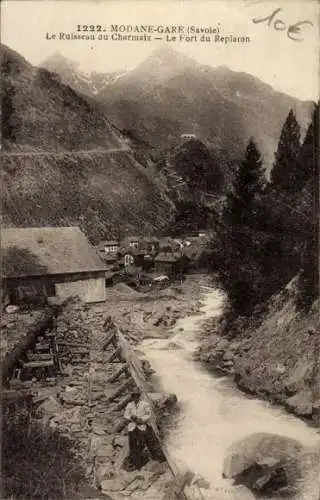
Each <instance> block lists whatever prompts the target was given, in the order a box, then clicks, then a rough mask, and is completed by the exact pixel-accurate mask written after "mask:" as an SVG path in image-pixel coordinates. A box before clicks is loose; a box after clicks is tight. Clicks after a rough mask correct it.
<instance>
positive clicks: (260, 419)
mask: <svg viewBox="0 0 320 500" xmlns="http://www.w3.org/2000/svg"><path fill="white" fill-rule="evenodd" d="M221 305H222V296H221V295H220V294H219V293H218V292H217V291H216V290H214V289H210V290H206V294H205V297H204V300H203V306H202V308H201V314H197V315H192V316H189V317H186V318H183V319H180V320H179V321H178V323H177V324H176V326H175V327H174V328H173V330H172V336H171V337H170V338H169V339H165V340H162V339H161V340H159V339H147V340H145V341H144V342H143V344H142V349H143V351H144V353H145V355H146V358H147V359H148V360H149V361H150V363H151V365H152V367H153V368H154V370H155V371H156V373H157V377H158V381H159V384H160V385H161V386H162V389H163V390H164V391H165V392H168V393H169V392H171V393H175V394H176V395H177V397H178V401H179V403H180V406H181V412H180V414H179V417H178V420H177V422H175V425H174V428H173V429H171V430H170V432H169V435H168V437H167V443H166V445H167V448H168V450H169V452H170V455H171V456H172V458H173V459H174V460H175V462H176V463H177V465H178V466H179V467H181V469H182V470H183V469H189V470H191V471H193V472H195V473H196V474H199V475H200V476H201V477H203V478H204V479H205V480H206V481H207V482H208V483H210V489H209V490H206V494H205V496H204V497H203V498H209V499H210V500H211V499H212V500H216V499H217V500H224V499H239V500H250V499H253V498H254V497H253V495H252V494H251V493H250V492H249V490H247V489H246V488H244V487H243V486H234V485H233V484H232V482H230V481H228V480H226V479H224V478H223V477H222V474H221V473H222V466H223V461H224V458H225V455H226V450H227V448H228V447H229V446H230V445H231V444H232V443H233V442H234V441H237V440H238V439H240V438H242V437H245V436H247V435H249V434H251V433H254V432H270V433H273V434H281V435H285V436H289V437H292V438H295V439H298V440H300V441H301V442H303V443H304V444H306V445H314V444H315V441H316V440H317V439H319V438H318V435H317V433H316V431H315V430H314V429H312V428H309V427H308V426H307V425H306V424H304V423H303V422H302V421H300V420H299V419H297V418H295V417H294V416H290V415H288V414H287V413H285V411H284V410H282V409H280V408H277V407H274V406H271V405H269V404H268V403H266V402H263V401H260V400H258V399H255V398H250V397H247V396H246V395H244V394H242V393H241V392H240V391H239V390H238V389H237V388H236V387H235V385H234V384H233V383H232V382H231V381H230V380H228V379H227V378H226V377H216V376H213V375H212V374H210V373H208V371H206V369H205V368H204V367H203V366H202V365H201V363H199V362H196V361H194V360H193V359H192V354H193V352H194V351H195V349H196V348H197V346H198V338H197V337H198V333H199V329H200V327H201V324H202V322H203V320H205V319H208V318H210V317H214V316H218V315H219V314H220V313H221ZM182 329H183V330H182ZM173 343H174V344H176V346H174V345H173ZM304 498H306V499H307V500H309V499H310V500H318V498H316V497H315V496H313V494H311V496H307V497H304Z"/></svg>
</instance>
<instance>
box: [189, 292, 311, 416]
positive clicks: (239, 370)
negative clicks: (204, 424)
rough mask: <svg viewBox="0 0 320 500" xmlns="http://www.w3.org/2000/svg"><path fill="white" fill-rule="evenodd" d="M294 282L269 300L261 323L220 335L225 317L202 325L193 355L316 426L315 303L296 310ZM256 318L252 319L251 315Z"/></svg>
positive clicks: (258, 394)
mask: <svg viewBox="0 0 320 500" xmlns="http://www.w3.org/2000/svg"><path fill="white" fill-rule="evenodd" d="M294 296H295V290H294V285H292V284H291V285H289V286H288V287H287V288H286V289H285V290H284V291H283V292H282V293H281V294H279V295H277V296H275V297H273V298H272V300H270V302H269V304H268V310H267V312H266V313H265V314H264V316H263V318H260V320H259V324H257V322H256V325H254V323H253V321H252V322H251V326H250V325H248V322H247V324H246V326H247V327H246V329H245V330H243V329H242V330H241V328H239V331H238V332H237V335H235V336H234V332H233V334H232V336H231V335H230V336H228V335H224V336H223V337H222V336H221V335H220V332H221V326H222V321H223V320H224V318H223V316H222V318H221V319H220V320H215V321H209V322H207V324H205V325H204V327H203V334H202V340H201V347H200V348H199V350H198V352H197V353H196V354H195V357H196V359H198V360H200V361H202V362H204V363H205V365H206V366H207V367H208V368H209V369H210V370H213V371H216V372H218V373H220V374H225V375H228V376H230V377H232V378H233V379H234V381H235V382H236V383H237V385H238V387H239V388H240V389H242V390H243V391H245V392H247V393H250V394H253V395H256V396H259V397H261V398H263V399H266V400H268V401H271V402H275V403H278V404H281V405H283V406H284V407H285V408H286V409H287V410H288V411H289V412H292V413H294V414H295V415H297V416H299V417H302V418H305V419H308V420H309V421H310V422H312V423H313V424H314V425H316V426H319V425H320V329H319V314H318V310H319V303H315V304H314V305H313V308H312V309H311V311H310V312H309V313H308V314H302V313H300V312H297V311H296V309H295V305H294ZM253 319H254V318H253Z"/></svg>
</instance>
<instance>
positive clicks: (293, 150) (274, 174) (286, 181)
mask: <svg viewBox="0 0 320 500" xmlns="http://www.w3.org/2000/svg"><path fill="white" fill-rule="evenodd" d="M299 153H300V126H299V124H298V122H297V119H296V116H295V114H294V112H293V110H292V109H291V110H290V112H289V114H288V116H287V119H286V121H285V123H284V125H283V127H282V131H281V135H280V140H279V143H278V149H277V151H276V153H275V162H274V165H273V169H272V171H271V182H272V184H273V185H274V187H275V188H280V189H284V190H288V191H295V190H296V189H297V184H296V179H297V178H298V177H299V174H298V173H299V163H298V155H299Z"/></svg>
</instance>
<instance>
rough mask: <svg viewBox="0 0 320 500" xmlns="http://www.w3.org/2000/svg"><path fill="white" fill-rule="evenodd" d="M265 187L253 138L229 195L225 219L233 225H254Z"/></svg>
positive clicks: (259, 157)
mask: <svg viewBox="0 0 320 500" xmlns="http://www.w3.org/2000/svg"><path fill="white" fill-rule="evenodd" d="M264 185H265V176H264V169H263V167H262V158H261V154H260V152H259V150H258V148H257V146H256V144H255V142H254V140H253V139H252V138H251V139H250V140H249V143H248V146H247V149H246V154H245V158H244V160H243V162H242V163H241V165H240V168H239V169H238V171H237V174H236V177H235V180H234V183H233V191H232V193H230V194H229V195H228V201H227V207H226V213H225V218H226V222H227V223H229V224H231V225H236V224H249V225H253V224H254V222H255V220H256V218H257V210H258V204H257V201H258V199H259V197H260V196H261V194H262V192H263V188H264Z"/></svg>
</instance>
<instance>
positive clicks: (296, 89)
mask: <svg viewBox="0 0 320 500" xmlns="http://www.w3.org/2000/svg"><path fill="white" fill-rule="evenodd" d="M277 9H281V10H280V11H278V12H277V13H276V14H275V16H274V18H273V19H272V21H271V22H270V23H269V24H270V25H268V22H267V21H264V22H259V23H254V22H253V19H261V18H266V17H267V16H270V15H271V14H272V13H273V12H274V11H275V10H277ZM301 21H309V23H307V24H303V25H300V28H301V34H300V35H299V36H303V41H294V40H292V39H290V38H289V37H288V27H289V26H291V25H294V24H295V23H297V22H301ZM275 22H276V23H277V24H276V26H275ZM310 23H312V25H311V24H310ZM78 24H81V25H84V24H88V25H89V24H94V25H97V24H99V25H102V27H103V29H106V32H105V33H106V34H109V40H94V41H91V40H59V33H60V32H63V33H71V32H72V33H76V25H78ZM115 24H118V25H141V24H148V25H153V26H159V25H164V26H172V25H182V26H184V29H185V30H186V28H187V26H197V27H202V28H207V27H212V28H217V26H218V27H220V35H221V36H228V35H233V36H235V37H238V36H249V37H250V39H251V41H250V43H246V44H239V43H238V44H235V43H234V44H231V43H228V44H225V43H217V42H213V41H211V42H200V41H199V40H197V41H192V42H188V41H185V40H184V41H182V42H180V41H178V42H169V41H164V40H162V41H159V40H152V41H149V42H140V41H139V42H136V41H115V40H110V29H111V25H115ZM276 28H278V29H276ZM47 33H48V35H47ZM52 34H55V35H56V37H57V38H56V39H53V38H52ZM292 36H296V37H298V35H295V34H293V35H292ZM50 37H51V38H50ZM213 38H214V35H213ZM318 40H319V5H318V3H317V1H313V0H296V1H286V0H285V1H281V2H280V1H279V2H278V3H277V2H275V1H269V2H263V1H257V0H228V1H224V2H220V1H216V0H207V1H201V0H168V1H166V0H164V1H163V0H145V1H139V0H117V1H113V0H105V1H94V0H92V1H81V0H78V1H76V0H69V1H63V0H59V1H57V0H56V1H48V0H42V1H40V0H38V1H31V0H30V1H29V0H23V1H22V0H3V1H2V2H1V41H2V43H4V44H6V45H8V46H9V47H11V48H12V49H14V50H16V51H17V52H19V53H20V54H21V55H23V56H24V57H25V58H26V59H27V60H28V61H29V62H31V63H32V64H34V65H39V64H41V62H42V61H44V60H45V59H46V58H47V57H48V56H50V55H51V54H53V53H54V52H56V51H59V52H61V54H63V55H64V56H66V57H67V58H69V59H72V60H74V61H78V62H79V64H80V66H79V67H80V69H81V70H83V71H85V72H90V71H92V70H95V71H99V72H109V71H118V70H124V71H126V70H130V69H132V68H134V67H135V66H137V65H138V64H139V63H141V62H142V61H143V60H144V59H146V58H147V57H148V56H149V55H150V54H151V53H152V52H153V51H154V50H155V49H156V48H157V47H159V46H160V45H159V44H163V43H167V44H169V45H170V46H171V47H173V48H175V49H176V50H179V51H181V52H184V53H186V54H187V55H189V56H190V57H194V58H195V59H196V60H197V61H198V62H199V63H202V64H208V65H210V66H213V67H216V66H221V65H225V66H228V67H229V68H230V69H232V70H234V71H243V72H246V73H250V74H252V75H254V76H256V77H258V78H260V79H261V80H263V81H265V82H266V83H268V84H270V85H272V86H273V87H274V88H275V89H276V90H279V91H282V92H285V93H287V94H289V95H292V96H294V97H297V98H299V99H302V100H305V99H314V100H315V99H318V97H319V62H318V60H319V42H318Z"/></svg>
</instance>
